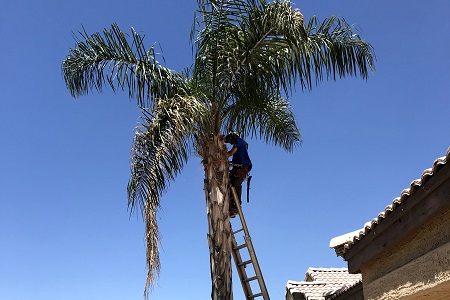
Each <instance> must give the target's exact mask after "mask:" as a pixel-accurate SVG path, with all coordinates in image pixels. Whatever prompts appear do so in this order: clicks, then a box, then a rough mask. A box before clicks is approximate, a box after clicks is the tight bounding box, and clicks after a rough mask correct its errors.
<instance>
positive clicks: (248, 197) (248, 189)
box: [247, 175, 252, 203]
mask: <svg viewBox="0 0 450 300" xmlns="http://www.w3.org/2000/svg"><path fill="white" fill-rule="evenodd" d="M251 180H252V176H251V175H250V176H248V177H247V203H249V202H250V181H251Z"/></svg>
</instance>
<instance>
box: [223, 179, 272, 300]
mask: <svg viewBox="0 0 450 300" xmlns="http://www.w3.org/2000/svg"><path fill="white" fill-rule="evenodd" d="M231 192H232V193H233V199H235V200H234V201H235V202H236V207H237V210H238V215H239V220H240V221H241V225H242V228H241V229H239V230H236V231H233V229H231V242H232V249H231V252H232V254H233V258H234V262H235V264H236V269H237V272H238V275H239V279H240V280H241V284H242V288H243V289H244V294H245V299H246V300H253V299H255V298H257V297H262V299H264V300H270V298H269V293H268V292H267V288H266V284H265V282H264V278H263V275H262V273H261V268H260V267H259V264H258V259H257V258H256V253H255V249H254V248H253V244H252V239H251V237H250V233H249V232H248V228H247V223H246V222H245V218H244V214H243V212H242V208H241V205H240V204H239V201H237V199H238V196H237V193H236V190H235V188H234V187H231ZM231 201H233V200H231ZM239 233H242V235H243V236H242V238H243V240H244V242H243V243H242V244H240V245H238V243H237V241H236V237H238V238H239V236H238V234H239ZM243 249H247V251H248V256H249V258H248V259H246V260H245V261H243V255H241V252H240V250H243ZM250 265H252V266H253V270H254V274H249V275H250V277H248V276H249V275H248V274H247V270H246V269H247V266H250ZM249 271H251V270H249ZM255 280H256V281H257V283H258V285H259V293H258V292H256V293H255V294H254V292H253V291H252V285H251V284H250V283H251V282H254V281H255ZM253 287H254V288H255V285H253Z"/></svg>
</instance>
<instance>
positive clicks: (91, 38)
mask: <svg viewBox="0 0 450 300" xmlns="http://www.w3.org/2000/svg"><path fill="white" fill-rule="evenodd" d="M80 35H81V39H80V38H78V37H76V36H74V37H75V40H76V47H75V48H74V49H70V53H69V55H68V56H67V58H66V59H65V60H64V61H63V63H62V70H63V74H64V80H65V82H66V85H67V88H68V90H69V91H70V93H71V94H72V96H73V97H78V96H82V95H85V94H88V92H89V91H90V90H97V91H99V92H101V91H102V90H103V86H104V85H105V84H107V85H109V86H110V87H111V88H112V90H113V91H116V90H128V95H129V97H130V98H131V99H136V100H137V102H138V105H139V106H141V107H142V106H150V105H151V104H152V101H153V99H154V98H160V97H165V96H169V97H171V96H173V95H175V94H176V93H178V94H184V93H185V91H184V89H185V83H184V79H183V77H182V76H181V74H179V73H177V72H174V71H172V70H170V69H167V68H165V67H163V66H162V65H161V64H160V63H159V62H158V60H157V56H158V53H157V52H156V51H155V48H154V46H152V47H150V48H149V49H148V50H146V49H145V47H144V43H143V39H144V37H142V36H140V35H139V33H137V32H136V31H134V29H132V32H131V43H130V42H128V40H127V38H128V36H127V35H126V34H125V33H123V32H122V31H121V30H120V28H119V26H118V25H117V24H113V25H112V26H111V29H109V30H107V29H105V30H104V31H103V35H102V34H100V33H94V34H92V35H88V34H87V33H86V31H83V32H81V33H80Z"/></svg>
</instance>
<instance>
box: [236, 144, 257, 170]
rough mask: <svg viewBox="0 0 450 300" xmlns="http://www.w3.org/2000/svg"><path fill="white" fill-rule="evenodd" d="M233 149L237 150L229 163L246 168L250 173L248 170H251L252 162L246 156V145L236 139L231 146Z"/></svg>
mask: <svg viewBox="0 0 450 300" xmlns="http://www.w3.org/2000/svg"><path fill="white" fill-rule="evenodd" d="M233 148H237V150H236V152H235V153H234V154H233V159H232V160H231V162H232V163H233V164H239V165H243V166H247V167H248V169H249V171H250V169H251V168H252V161H251V160H250V157H249V156H248V152H247V143H246V142H245V141H244V140H243V139H241V138H238V139H237V140H236V143H234V144H233Z"/></svg>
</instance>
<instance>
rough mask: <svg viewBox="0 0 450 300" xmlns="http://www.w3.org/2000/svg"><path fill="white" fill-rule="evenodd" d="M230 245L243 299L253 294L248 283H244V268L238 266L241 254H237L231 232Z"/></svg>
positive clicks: (245, 274)
mask: <svg viewBox="0 0 450 300" xmlns="http://www.w3.org/2000/svg"><path fill="white" fill-rule="evenodd" d="M231 243H232V244H231V245H232V254H233V258H234V263H235V265H236V270H237V273H238V275H239V279H240V280H241V284H242V289H243V290H244V294H245V297H246V298H247V297H248V296H249V295H251V294H252V293H253V292H252V288H251V286H250V283H249V282H247V281H245V279H246V278H247V272H245V267H244V266H240V264H241V263H242V257H241V254H240V253H239V250H238V249H236V248H237V242H236V238H235V237H234V233H233V232H232V233H231ZM247 299H248V298H247Z"/></svg>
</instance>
